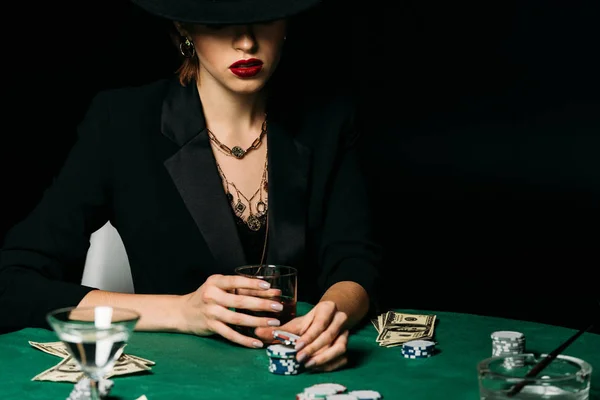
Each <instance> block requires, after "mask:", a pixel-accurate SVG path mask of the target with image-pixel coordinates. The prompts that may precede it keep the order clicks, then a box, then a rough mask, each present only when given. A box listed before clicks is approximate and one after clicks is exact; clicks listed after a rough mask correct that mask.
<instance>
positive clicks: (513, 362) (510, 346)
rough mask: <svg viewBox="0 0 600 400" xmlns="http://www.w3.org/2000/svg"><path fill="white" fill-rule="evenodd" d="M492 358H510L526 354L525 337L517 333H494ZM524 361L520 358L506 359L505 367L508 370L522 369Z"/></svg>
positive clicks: (492, 336) (492, 335)
mask: <svg viewBox="0 0 600 400" xmlns="http://www.w3.org/2000/svg"><path fill="white" fill-rule="evenodd" d="M491 338H492V356H494V357H500V356H510V355H517V354H523V353H525V335H524V334H523V333H521V332H515V331H496V332H492V334H491ZM523 365H524V361H523V359H522V358H520V357H506V358H505V359H504V367H505V368H507V369H510V368H515V367H522V366H523Z"/></svg>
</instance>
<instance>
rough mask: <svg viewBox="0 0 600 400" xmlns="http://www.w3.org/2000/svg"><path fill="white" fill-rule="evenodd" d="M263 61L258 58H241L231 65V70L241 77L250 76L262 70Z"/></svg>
mask: <svg viewBox="0 0 600 400" xmlns="http://www.w3.org/2000/svg"><path fill="white" fill-rule="evenodd" d="M262 66H263V62H262V61H261V60H259V59H257V58H251V59H249V60H239V61H236V62H234V63H233V64H231V65H230V66H229V69H230V70H231V72H232V73H233V74H234V75H236V76H238V77H240V78H250V77H253V76H255V75H256V74H258V73H259V72H260V71H261V70H262Z"/></svg>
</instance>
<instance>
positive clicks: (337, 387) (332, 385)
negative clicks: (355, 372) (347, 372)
mask: <svg viewBox="0 0 600 400" xmlns="http://www.w3.org/2000/svg"><path fill="white" fill-rule="evenodd" d="M310 387H316V388H332V389H334V390H335V392H336V394H339V393H344V392H345V391H346V386H344V385H340V384H339V383H317V384H315V385H312V386H310Z"/></svg>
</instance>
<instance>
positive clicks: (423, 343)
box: [402, 340, 435, 350]
mask: <svg viewBox="0 0 600 400" xmlns="http://www.w3.org/2000/svg"><path fill="white" fill-rule="evenodd" d="M402 347H405V348H406V347H408V348H411V349H418V350H426V349H430V348H432V347H435V342H432V341H430V340H411V341H409V342H406V343H404V344H402Z"/></svg>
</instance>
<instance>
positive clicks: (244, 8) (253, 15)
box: [132, 0, 321, 24]
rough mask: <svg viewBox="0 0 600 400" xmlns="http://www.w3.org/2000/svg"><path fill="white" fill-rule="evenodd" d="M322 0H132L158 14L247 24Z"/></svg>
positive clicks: (292, 12)
mask: <svg viewBox="0 0 600 400" xmlns="http://www.w3.org/2000/svg"><path fill="white" fill-rule="evenodd" d="M320 1H321V0H238V1H231V0H229V1H214V0H177V1H173V0H132V2H133V3H135V4H137V5H138V6H140V7H141V8H143V9H144V10H146V11H147V12H149V13H151V14H154V15H156V16H158V17H161V18H166V19H170V20H173V21H179V22H187V23H194V24H250V23H257V22H265V21H273V20H277V19H283V18H288V17H291V16H294V15H296V14H299V13H301V12H303V11H306V10H308V9H310V8H312V7H313V6H316V5H317V4H318V3H319V2H320Z"/></svg>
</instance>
